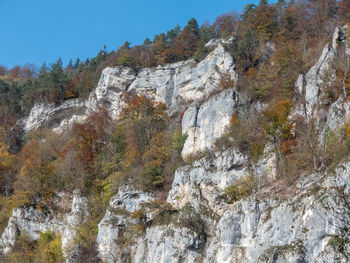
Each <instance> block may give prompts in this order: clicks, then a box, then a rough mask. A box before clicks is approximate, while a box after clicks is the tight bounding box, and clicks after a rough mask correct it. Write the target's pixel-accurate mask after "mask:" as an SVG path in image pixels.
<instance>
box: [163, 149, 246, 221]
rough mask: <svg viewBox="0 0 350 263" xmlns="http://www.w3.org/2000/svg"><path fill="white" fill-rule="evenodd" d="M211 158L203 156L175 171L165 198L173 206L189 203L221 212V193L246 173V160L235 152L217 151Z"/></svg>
mask: <svg viewBox="0 0 350 263" xmlns="http://www.w3.org/2000/svg"><path fill="white" fill-rule="evenodd" d="M211 159H212V160H207V159H205V158H202V159H200V160H198V161H196V162H194V163H193V164H192V165H191V166H184V167H180V168H179V169H178V170H177V171H176V173H175V177H174V181H173V184H172V187H171V190H170V192H169V195H168V199H167V201H168V202H169V203H170V204H171V205H173V206H174V207H175V208H176V209H181V208H183V207H184V206H185V205H187V204H188V203H189V204H191V206H192V207H193V208H194V210H195V211H196V212H199V211H200V210H201V207H200V206H201V205H205V206H207V207H210V208H211V209H212V210H213V211H214V212H215V213H216V214H218V215H222V213H223V210H224V209H225V208H227V205H226V204H225V202H223V200H222V198H221V195H222V194H223V191H224V189H225V188H226V187H227V186H230V185H232V184H233V183H234V182H235V181H236V180H237V179H239V178H242V177H243V176H246V175H247V174H248V167H247V164H248V159H247V158H246V157H245V156H244V155H242V154H240V153H239V152H237V151H225V152H223V153H221V154H219V153H216V155H215V156H212V157H211ZM198 193H200V195H199V194H198Z"/></svg>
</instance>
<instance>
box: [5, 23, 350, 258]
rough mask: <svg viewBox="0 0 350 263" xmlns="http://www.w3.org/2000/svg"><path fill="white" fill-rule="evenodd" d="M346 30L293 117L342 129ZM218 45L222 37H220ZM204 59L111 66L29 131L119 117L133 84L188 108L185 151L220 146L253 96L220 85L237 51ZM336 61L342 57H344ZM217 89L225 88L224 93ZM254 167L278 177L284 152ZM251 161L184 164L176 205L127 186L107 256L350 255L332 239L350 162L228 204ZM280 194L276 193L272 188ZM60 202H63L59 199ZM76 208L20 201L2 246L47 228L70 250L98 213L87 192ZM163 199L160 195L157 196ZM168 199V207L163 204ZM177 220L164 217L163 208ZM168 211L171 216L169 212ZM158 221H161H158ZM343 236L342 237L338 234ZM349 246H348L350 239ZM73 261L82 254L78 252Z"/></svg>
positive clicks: (305, 86) (101, 242) (315, 70)
mask: <svg viewBox="0 0 350 263" xmlns="http://www.w3.org/2000/svg"><path fill="white" fill-rule="evenodd" d="M343 40H344V34H343V32H342V29H340V28H338V29H337V30H336V32H335V34H334V38H333V43H332V45H331V46H330V45H327V46H326V47H325V48H324V50H323V53H322V55H321V57H320V59H319V61H318V62H317V63H316V64H315V66H314V67H312V68H311V69H310V71H309V72H308V73H307V74H306V75H305V76H300V77H299V80H298V81H297V83H296V89H297V92H298V94H299V95H298V98H297V101H296V106H295V108H294V109H293V112H292V113H291V116H290V118H291V120H293V119H294V118H296V117H297V116H298V115H302V116H304V117H306V118H309V119H312V118H314V117H316V118H318V127H319V130H322V129H326V128H327V127H328V128H330V129H336V128H337V127H340V126H341V125H342V124H343V123H344V122H345V121H346V120H347V118H348V116H349V110H348V105H347V103H348V102H346V101H345V98H344V96H343V95H341V96H340V97H339V99H338V100H337V101H336V102H334V103H333V104H332V105H330V107H328V108H325V107H321V105H322V103H323V100H322V93H323V92H324V91H323V82H324V78H323V77H322V76H323V75H324V72H325V71H326V70H331V69H332V63H334V61H335V60H336V52H337V43H338V42H339V41H343ZM213 43H214V44H213ZM210 45H216V46H215V48H214V49H213V51H212V52H211V53H210V54H209V55H208V56H207V58H205V59H204V60H203V61H201V62H199V63H196V62H195V61H193V60H189V61H184V62H179V63H176V64H170V65H166V66H159V67H157V68H152V69H143V70H141V71H140V72H134V71H133V70H131V69H128V68H122V67H117V68H106V69H105V70H104V71H103V73H102V76H101V79H100V82H99V84H98V87H97V88H96V90H95V91H94V92H92V94H91V95H90V97H89V99H88V100H87V101H79V100H76V101H68V102H66V103H65V104H63V105H61V106H60V107H58V108H55V107H53V106H52V105H48V104H45V105H36V106H35V107H34V108H33V110H32V112H31V113H30V116H29V117H28V118H27V119H25V120H23V121H22V123H23V125H24V129H25V131H26V132H28V131H30V130H31V129H34V128H36V127H38V126H40V125H47V126H48V127H49V128H51V129H54V130H55V131H57V132H60V131H62V130H63V129H66V128H67V127H69V126H70V125H71V124H72V123H74V122H76V121H82V120H84V118H86V116H87V114H88V113H89V112H91V111H93V110H94V109H96V107H97V105H100V104H103V105H105V106H106V107H108V108H109V109H110V111H111V113H112V115H113V117H115V118H116V117H117V116H118V114H119V112H120V110H121V108H122V107H123V103H124V102H123V92H125V91H126V92H129V91H135V92H137V93H142V94H146V95H147V96H149V97H151V98H154V99H156V100H158V101H161V102H164V103H166V104H167V106H168V111H169V114H170V115H172V116H173V115H176V114H180V113H181V112H184V115H183V118H182V129H183V133H186V134H188V138H187V140H186V143H185V146H184V149H183V152H182V154H183V156H185V157H188V156H190V155H192V154H194V153H197V152H199V151H204V150H205V149H206V148H212V147H213V144H214V142H215V140H216V139H217V138H219V137H220V136H221V135H222V134H223V132H224V129H225V126H226V125H227V124H228V123H229V120H230V117H231V115H232V113H233V112H235V111H239V110H240V109H241V107H242V105H244V104H245V102H244V101H242V99H240V96H239V94H238V93H237V92H236V91H235V90H234V89H227V90H223V91H221V90H220V87H219V83H220V78H221V75H222V74H224V73H225V74H229V75H230V76H231V78H232V79H233V80H235V79H237V76H236V73H235V66H234V61H233V59H232V57H231V56H230V55H229V53H228V52H226V51H225V48H224V46H223V45H222V44H221V43H220V41H218V42H215V41H212V43H211V44H210ZM335 62H336V61H335ZM214 93H215V94H214ZM266 148H267V150H266V152H265V155H264V157H263V158H262V160H260V161H259V162H258V165H257V166H256V167H254V168H255V169H254V171H255V173H256V176H258V177H261V176H267V178H270V180H271V181H272V180H273V179H274V177H275V171H274V165H275V157H274V156H273V154H271V153H270V152H269V151H268V149H269V147H266ZM248 166H249V159H248V158H247V157H246V156H244V155H243V154H242V153H240V152H238V151H237V150H226V151H223V152H216V153H214V154H212V156H209V157H206V158H204V157H203V158H202V159H200V160H197V161H195V162H193V163H192V164H190V165H187V166H183V167H180V168H178V169H177V171H176V173H175V176H174V181H173V183H172V187H171V190H170V192H169V194H168V196H167V203H161V202H160V201H159V200H157V199H156V198H155V197H154V196H153V195H152V194H149V193H145V192H142V191H140V190H137V189H133V188H132V186H131V182H130V183H129V184H128V185H126V186H124V187H121V188H120V189H119V192H118V193H117V195H115V196H114V197H113V198H112V199H111V201H110V204H109V208H108V210H107V211H106V214H105V215H104V218H103V219H102V221H101V222H100V223H99V225H98V236H97V240H96V243H97V248H98V253H99V257H100V259H101V260H102V262H150V263H151V262H152V263H153V262H198V263H199V262H220V263H223V262H227V263H229V262H232V263H234V262H244V263H245V262H247V263H248V262H295V263H297V262H349V259H348V258H347V257H346V256H344V255H343V254H342V253H339V250H337V245H336V244H335V243H334V242H332V240H334V236H337V235H340V234H341V233H339V231H340V228H341V227H342V226H343V225H344V223H346V222H344V220H342V219H341V218H339V216H338V214H337V213H336V212H335V211H333V212H330V210H329V209H327V208H328V207H329V206H331V207H337V208H339V210H338V211H341V212H342V213H343V214H346V213H349V214H350V211H349V210H348V209H347V208H346V205H345V204H344V203H342V200H341V199H340V198H339V196H338V191H337V189H339V188H341V189H343V190H344V192H345V193H349V191H350V188H349V187H350V186H349V184H348V183H347V182H350V163H349V162H345V163H343V164H341V165H339V166H338V167H337V168H336V169H335V171H334V173H329V172H328V171H324V172H320V173H315V174H311V175H305V176H304V177H302V178H301V179H299V181H298V182H297V183H296V186H295V188H296V190H295V192H294V194H293V195H292V196H288V198H287V194H286V193H285V194H284V193H283V192H282V193H281V192H280V193H277V194H276V191H275V189H274V187H276V186H274V185H273V184H271V186H270V187H269V188H266V189H265V190H262V191H260V192H259V195H255V196H251V197H249V198H244V199H242V200H240V201H238V202H235V203H234V204H227V203H226V202H225V201H224V200H223V198H222V195H223V190H224V189H225V188H226V187H227V186H230V185H232V184H233V183H234V182H235V181H236V180H238V179H240V178H242V177H244V176H245V175H246V174H247V173H248ZM273 192H275V194H271V193H273ZM57 202H58V203H60V201H57ZM69 202H72V206H71V211H70V212H67V213H66V214H64V215H63V216H62V217H61V218H57V217H56V216H55V215H53V214H50V213H49V214H44V213H42V212H40V211H38V210H35V209H34V208H17V209H14V211H13V215H12V217H11V218H10V221H9V224H8V226H7V228H6V229H5V231H4V233H3V234H2V236H1V239H0V245H1V248H2V252H3V253H6V252H8V251H10V249H11V247H12V246H13V244H14V240H15V235H16V233H17V232H21V231H26V232H28V234H29V236H30V237H31V238H32V239H36V238H38V233H39V232H43V231H45V230H47V229H51V230H54V231H55V232H59V233H63V236H62V237H63V238H62V244H63V248H64V250H65V253H66V255H67V254H68V250H69V248H70V247H71V244H72V240H73V239H74V233H75V232H74V229H75V227H76V226H77V225H78V224H79V223H81V222H82V221H83V220H84V216H88V212H87V208H86V202H87V200H86V198H84V197H80V195H79V194H78V193H75V195H73V198H72V201H69ZM157 202H158V203H157ZM156 204H158V205H156ZM162 206H163V208H164V207H165V208H164V209H165V210H164V211H166V212H167V214H166V215H167V223H166V224H164V222H163V221H162V220H161V219H162V218H163V217H162V214H161V213H160V212H159V211H160V210H161V209H162V208H160V207H162ZM140 210H142V211H143V213H144V216H143V217H142V220H143V223H144V225H146V227H145V228H141V229H140V228H139V225H140V220H141V219H140V218H138V217H136V216H135V215H136V214H137V212H138V211H140ZM163 216H164V214H163ZM151 219H153V222H157V223H153V224H151V225H149V224H148V223H149V222H151ZM338 241H339V240H338ZM343 250H345V251H348V250H349V248H348V247H347V245H345V246H344V247H343ZM67 262H74V257H69V259H68V260H67Z"/></svg>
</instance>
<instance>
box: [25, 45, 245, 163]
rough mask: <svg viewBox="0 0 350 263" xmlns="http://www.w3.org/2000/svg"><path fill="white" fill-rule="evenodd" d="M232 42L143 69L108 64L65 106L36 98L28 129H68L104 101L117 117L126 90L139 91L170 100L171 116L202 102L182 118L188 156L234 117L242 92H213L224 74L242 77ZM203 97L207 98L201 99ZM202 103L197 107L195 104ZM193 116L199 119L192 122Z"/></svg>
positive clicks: (155, 98)
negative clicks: (197, 56) (93, 84)
mask: <svg viewBox="0 0 350 263" xmlns="http://www.w3.org/2000/svg"><path fill="white" fill-rule="evenodd" d="M226 42H227V41H226ZM226 42H225V41H221V42H220V41H219V42H217V43H215V48H214V49H213V51H212V52H211V53H210V54H209V55H208V56H207V57H206V58H205V59H203V60H202V61H201V62H199V63H197V62H196V61H195V60H193V59H190V60H187V61H183V62H178V63H174V64H168V65H165V66H158V67H156V68H145V69H141V70H140V71H139V72H135V71H134V70H133V69H130V68H126V67H115V68H109V67H108V68H105V69H104V70H103V72H102V74H101V77H100V80H99V82H98V86H97V88H96V89H95V90H94V91H93V92H92V93H91V94H90V96H89V99H88V100H86V101H81V100H71V101H67V102H65V103H63V104H62V105H60V106H59V107H55V106H54V104H36V105H35V106H34V107H33V109H32V110H31V112H30V114H29V116H28V118H26V119H23V120H21V124H22V127H23V130H24V132H25V133H27V132H29V131H30V130H32V129H35V128H38V127H39V126H42V125H45V126H46V127H48V128H50V129H52V130H53V131H55V132H62V131H64V130H65V129H67V128H68V127H70V126H71V125H72V124H73V123H76V122H82V121H84V120H85V119H86V118H87V116H88V115H89V114H90V113H91V112H93V111H96V110H97V108H98V107H99V106H105V107H106V108H107V109H109V111H110V114H111V116H112V117H113V118H114V119H116V118H117V117H118V115H119V113H120V112H121V110H122V108H123V107H124V105H125V103H124V92H136V93H137V94H144V95H146V96H147V97H149V98H151V99H154V100H156V101H159V102H162V103H165V104H166V105H167V108H168V113H169V115H170V116H172V115H175V114H179V113H181V112H182V111H183V110H184V109H186V107H188V106H190V105H191V104H193V105H197V106H190V107H189V108H188V110H187V112H186V114H185V115H186V118H184V120H183V122H182V124H183V126H184V127H185V128H184V130H183V132H184V133H188V135H189V137H188V140H187V142H186V146H185V149H184V152H183V154H184V156H186V155H190V154H194V153H196V152H198V151H202V150H204V149H205V148H210V147H212V145H213V142H214V141H215V140H216V139H217V138H218V137H220V136H221V135H222V133H223V131H224V128H225V126H226V125H227V124H228V123H229V119H230V117H231V115H232V112H233V109H234V107H235V104H236V100H237V98H238V94H237V93H236V92H235V91H233V90H229V91H225V92H222V93H221V94H220V95H215V96H214V97H211V96H212V94H213V93H217V92H218V91H219V90H220V87H219V86H220V85H219V84H220V80H221V77H222V75H223V74H225V75H228V76H229V77H230V78H231V79H232V80H233V81H235V80H236V79H237V74H236V72H235V64H234V61H233V59H232V57H231V55H230V54H229V53H228V52H226V51H225V48H224V46H223V45H222V43H226ZM213 45H214V44H213ZM203 101H206V102H205V103H204V104H203V105H201V104H202V103H203ZM212 106H215V108H212ZM196 107H197V108H198V111H197V112H195V111H194V110H193V109H194V108H196ZM190 115H193V116H190ZM197 117H198V118H197ZM193 118H195V119H196V123H193V122H191V123H187V122H186V121H187V120H189V119H190V121H192V120H193ZM207 124H210V125H209V126H207ZM197 139H198V140H197ZM196 140H197V141H196Z"/></svg>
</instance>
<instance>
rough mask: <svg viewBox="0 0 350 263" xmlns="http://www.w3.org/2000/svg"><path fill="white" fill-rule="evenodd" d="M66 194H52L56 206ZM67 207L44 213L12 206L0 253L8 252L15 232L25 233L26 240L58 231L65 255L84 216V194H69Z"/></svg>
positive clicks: (61, 202)
mask: <svg viewBox="0 0 350 263" xmlns="http://www.w3.org/2000/svg"><path fill="white" fill-rule="evenodd" d="M67 199H69V196H68V195H67V194H64V193H61V194H59V195H58V196H57V197H56V200H55V203H57V205H58V206H64V207H67V204H66V202H67ZM70 202H71V211H70V212H69V213H67V214H64V215H63V216H58V215H55V214H53V213H46V212H43V211H41V210H38V209H34V208H33V207H24V208H15V209H14V210H13V212H12V216H11V217H10V219H9V222H8V225H7V227H6V228H5V230H4V232H3V233H2V235H1V238H0V249H1V253H4V254H6V253H8V252H9V251H10V250H11V249H12V247H13V245H14V244H15V241H16V236H17V235H18V234H21V233H22V234H23V233H25V234H26V235H28V237H29V239H30V240H36V239H38V238H39V237H40V233H43V232H46V231H53V232H55V233H60V234H61V235H62V249H63V252H64V254H65V255H67V253H68V252H69V250H70V247H71V245H72V243H73V240H74V237H75V228H76V227H77V226H78V225H79V224H80V223H82V222H83V220H85V219H86V218H87V217H88V211H87V198H86V197H81V196H80V192H79V191H75V192H74V193H73V196H72V200H71V201H70Z"/></svg>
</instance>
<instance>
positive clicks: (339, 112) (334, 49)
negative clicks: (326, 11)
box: [292, 27, 350, 136]
mask: <svg viewBox="0 0 350 263" xmlns="http://www.w3.org/2000/svg"><path fill="white" fill-rule="evenodd" d="M345 30H347V29H346V28H341V27H337V28H336V30H335V32H334V35H333V39H332V43H331V44H327V45H326V46H325V47H324V49H323V51H322V54H321V56H320V58H319V60H318V61H317V63H316V64H315V65H314V66H313V67H312V68H311V69H310V70H309V71H308V72H307V74H306V75H305V76H303V75H300V76H299V78H298V81H297V83H296V85H295V89H296V94H297V97H296V107H295V109H294V112H293V114H294V115H300V116H303V117H304V118H306V119H307V120H315V121H316V123H317V126H318V127H319V129H320V130H321V131H322V130H323V132H322V133H321V136H323V134H324V132H325V131H326V130H327V129H331V130H335V129H337V128H339V127H340V126H341V125H343V124H344V123H345V121H346V120H347V119H349V105H350V104H349V102H348V101H347V100H346V94H345V92H340V95H339V98H338V100H337V101H336V102H334V103H333V104H332V105H330V106H327V103H328V102H327V100H326V99H325V98H326V97H327V94H326V87H327V86H331V85H332V82H333V81H334V78H335V67H334V64H335V63H342V62H341V61H337V54H338V53H339V50H338V47H339V44H340V43H342V44H344V45H345V48H346V50H348V43H347V41H346V37H345ZM293 114H292V115H293Z"/></svg>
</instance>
